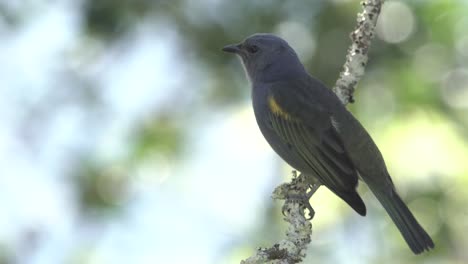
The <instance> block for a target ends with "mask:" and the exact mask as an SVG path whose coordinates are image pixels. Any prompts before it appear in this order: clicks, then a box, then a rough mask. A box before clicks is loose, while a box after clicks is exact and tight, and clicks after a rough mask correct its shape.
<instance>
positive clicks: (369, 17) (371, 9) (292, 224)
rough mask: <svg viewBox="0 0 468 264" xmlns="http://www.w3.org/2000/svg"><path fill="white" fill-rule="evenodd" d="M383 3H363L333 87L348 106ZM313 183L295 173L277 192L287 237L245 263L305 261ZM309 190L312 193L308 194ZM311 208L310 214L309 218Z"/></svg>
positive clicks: (314, 187) (373, 0) (272, 263)
mask: <svg viewBox="0 0 468 264" xmlns="http://www.w3.org/2000/svg"><path fill="white" fill-rule="evenodd" d="M383 2H384V0H365V1H362V3H361V5H362V7H363V10H362V11H361V12H360V13H358V15H357V26H356V28H355V29H354V30H353V32H352V33H351V35H350V37H351V40H352V44H351V46H350V47H349V49H348V53H347V55H346V62H345V64H344V66H343V70H342V72H341V73H340V78H339V79H338V80H337V82H336V84H335V87H334V88H333V91H334V92H335V93H336V95H338V97H339V98H340V100H341V102H342V103H343V104H344V105H346V104H348V103H350V102H351V103H352V102H354V99H353V93H354V89H355V87H356V85H357V83H358V81H359V80H360V79H361V77H362V76H363V75H364V71H365V67H366V64H367V59H368V57H367V54H368V52H369V47H370V44H371V40H372V38H373V37H374V30H375V26H376V24H377V18H378V16H379V14H380V10H381V8H382V4H383ZM312 183H313V182H311V179H310V178H307V179H306V176H304V175H302V174H301V175H299V176H298V177H296V176H295V174H294V177H293V180H292V182H291V183H285V184H282V185H280V186H279V187H277V188H276V189H275V191H274V192H273V198H274V199H280V200H285V203H284V206H283V213H284V215H285V218H284V219H285V221H286V222H288V224H289V225H288V230H287V232H286V238H285V239H283V240H282V241H280V242H279V243H277V244H275V245H274V246H273V247H271V248H260V249H258V250H257V252H256V254H255V255H254V256H252V257H250V258H248V259H246V260H243V261H241V264H259V263H270V264H280V263H281V264H292V263H299V262H301V261H302V259H303V258H304V257H305V252H306V249H307V245H308V244H309V243H310V241H311V238H310V237H311V235H312V224H311V223H310V220H311V218H312V217H313V215H314V212H313V209H312V208H311V207H310V206H309V203H308V199H309V198H310V196H311V195H312V194H313V192H314V191H315V190H316V188H317V187H318V186H314V185H313V184H312ZM311 185H312V187H311ZM309 187H311V188H312V190H311V191H310V193H309V194H307V190H308V189H309ZM304 198H306V200H305V199H304ZM307 208H309V213H310V218H309V219H307V217H306V216H305V211H306V210H305V209H307Z"/></svg>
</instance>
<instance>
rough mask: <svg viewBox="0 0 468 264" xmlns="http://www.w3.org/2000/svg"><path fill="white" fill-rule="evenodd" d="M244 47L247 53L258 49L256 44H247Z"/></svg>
mask: <svg viewBox="0 0 468 264" xmlns="http://www.w3.org/2000/svg"><path fill="white" fill-rule="evenodd" d="M246 48H247V51H248V52H249V53H256V52H257V51H258V50H259V48H258V46H257V45H250V46H247V47H246Z"/></svg>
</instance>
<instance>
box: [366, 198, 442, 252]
mask: <svg viewBox="0 0 468 264" xmlns="http://www.w3.org/2000/svg"><path fill="white" fill-rule="evenodd" d="M374 194H375V196H376V197H377V199H378V200H379V201H380V203H381V204H382V205H383V207H384V208H385V210H386V211H387V213H388V215H389V216H390V218H392V220H393V222H394V223H395V225H396V226H397V227H398V230H400V233H401V234H402V235H403V238H404V239H405V241H406V243H407V244H408V246H409V247H410V248H411V250H412V251H413V252H414V254H420V253H422V252H423V251H425V250H427V251H429V250H430V249H432V248H434V242H433V241H432V239H431V237H430V236H429V235H428V234H427V233H426V231H425V230H424V229H423V228H422V227H421V225H420V224H419V223H418V221H417V220H416V218H414V216H413V214H412V213H411V212H410V210H409V208H408V207H407V206H406V204H405V203H404V202H403V201H402V200H401V198H400V196H399V195H398V194H397V193H396V191H395V190H394V189H392V191H391V192H382V191H376V192H374Z"/></svg>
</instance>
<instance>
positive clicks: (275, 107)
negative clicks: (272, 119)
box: [268, 95, 292, 120]
mask: <svg viewBox="0 0 468 264" xmlns="http://www.w3.org/2000/svg"><path fill="white" fill-rule="evenodd" d="M268 107H269V108H270V110H271V111H272V112H273V113H274V114H275V115H278V116H281V117H282V118H284V119H286V120H291V119H292V118H291V115H290V114H288V113H287V112H286V111H284V110H283V108H281V106H279V104H278V103H277V102H276V100H275V98H274V97H273V96H272V95H270V96H268Z"/></svg>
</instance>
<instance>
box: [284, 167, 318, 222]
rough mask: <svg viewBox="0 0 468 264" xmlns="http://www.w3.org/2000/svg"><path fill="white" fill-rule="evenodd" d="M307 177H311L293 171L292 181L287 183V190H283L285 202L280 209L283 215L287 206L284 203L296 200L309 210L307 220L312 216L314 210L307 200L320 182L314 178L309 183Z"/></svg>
mask: <svg viewBox="0 0 468 264" xmlns="http://www.w3.org/2000/svg"><path fill="white" fill-rule="evenodd" d="M309 178H311V177H307V176H305V175H302V174H301V175H299V176H297V174H296V171H293V181H292V183H291V184H288V185H289V186H287V187H288V188H287V189H288V191H286V192H284V194H285V197H284V198H285V200H286V203H285V204H284V205H283V208H282V209H281V212H282V213H283V215H285V211H286V208H287V205H286V204H287V203H294V202H296V203H299V204H300V205H301V206H303V207H305V209H308V210H309V217H308V218H307V220H311V219H312V218H314V215H315V211H314V209H313V208H312V206H311V205H310V202H309V200H310V198H311V197H312V195H313V194H314V193H315V192H316V191H317V190H318V188H319V187H320V182H318V181H316V180H314V182H313V183H312V184H310V183H309V182H310V179H309ZM307 190H309V191H307Z"/></svg>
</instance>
